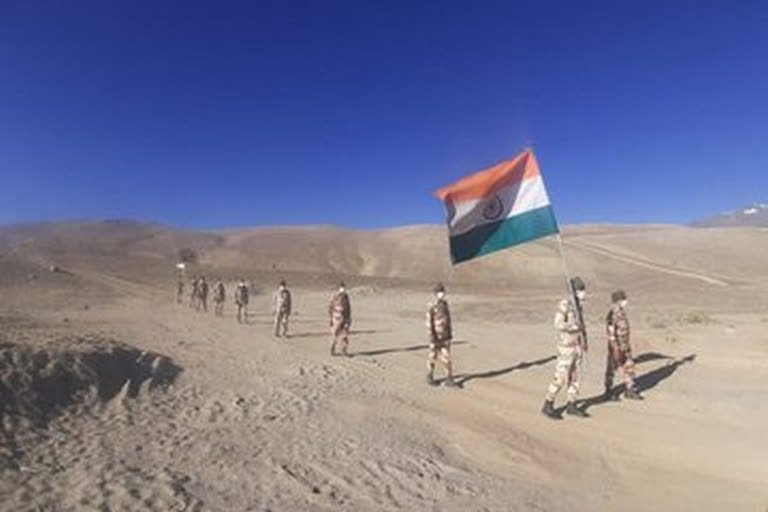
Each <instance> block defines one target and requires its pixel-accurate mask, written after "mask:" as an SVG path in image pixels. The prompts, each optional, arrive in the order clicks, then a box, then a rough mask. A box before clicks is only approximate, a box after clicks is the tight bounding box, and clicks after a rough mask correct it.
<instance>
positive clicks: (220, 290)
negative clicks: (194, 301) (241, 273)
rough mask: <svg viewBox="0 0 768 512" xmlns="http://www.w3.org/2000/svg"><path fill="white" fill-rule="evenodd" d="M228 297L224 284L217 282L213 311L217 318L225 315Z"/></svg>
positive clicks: (214, 291)
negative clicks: (225, 302)
mask: <svg viewBox="0 0 768 512" xmlns="http://www.w3.org/2000/svg"><path fill="white" fill-rule="evenodd" d="M226 296H227V292H226V290H225V289H224V283H222V282H221V280H219V281H217V282H216V284H215V285H214V286H213V304H214V309H213V311H214V314H215V315H216V316H223V315H224V300H225V299H226Z"/></svg>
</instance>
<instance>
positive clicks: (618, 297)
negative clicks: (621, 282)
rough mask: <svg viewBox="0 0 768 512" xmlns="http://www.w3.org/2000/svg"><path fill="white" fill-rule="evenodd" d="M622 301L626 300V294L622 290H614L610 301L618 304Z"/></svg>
mask: <svg viewBox="0 0 768 512" xmlns="http://www.w3.org/2000/svg"><path fill="white" fill-rule="evenodd" d="M622 300H627V292H625V291H624V290H616V291H615V292H613V293H612V294H611V301H613V302H619V301H622Z"/></svg>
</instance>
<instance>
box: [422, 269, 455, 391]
mask: <svg viewBox="0 0 768 512" xmlns="http://www.w3.org/2000/svg"><path fill="white" fill-rule="evenodd" d="M433 291H434V293H435V298H434V300H433V301H431V302H430V303H429V304H428V305H427V335H428V336H429V355H428V356H427V384H429V385H430V386H436V385H437V381H435V363H436V362H437V360H438V358H439V359H440V362H442V363H443V365H444V366H445V371H446V373H447V376H446V378H445V385H446V386H451V387H453V386H455V385H456V383H455V381H454V380H453V365H452V364H451V340H452V339H453V329H452V326H451V312H450V310H449V309H448V302H447V301H446V300H445V287H444V286H443V285H442V283H438V284H437V285H436V286H435V288H434V290H433Z"/></svg>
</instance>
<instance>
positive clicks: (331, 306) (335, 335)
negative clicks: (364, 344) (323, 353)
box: [328, 286, 352, 356]
mask: <svg viewBox="0 0 768 512" xmlns="http://www.w3.org/2000/svg"><path fill="white" fill-rule="evenodd" d="M328 316H329V317H330V318H329V324H330V327H331V355H332V356H335V355H336V344H337V343H338V342H341V352H342V354H344V355H345V356H348V355H349V352H348V351H347V350H348V348H349V328H350V326H351V325H352V306H351V304H350V302H349V295H348V294H347V292H346V291H345V290H344V289H343V286H342V289H340V290H339V291H337V292H336V293H334V294H333V296H332V297H331V300H330V302H329V303H328Z"/></svg>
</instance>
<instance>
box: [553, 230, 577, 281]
mask: <svg viewBox="0 0 768 512" xmlns="http://www.w3.org/2000/svg"><path fill="white" fill-rule="evenodd" d="M555 238H556V239H557V249H558V252H559V253H560V262H561V263H562V264H563V274H564V275H565V290H566V291H567V292H568V294H569V295H570V294H571V293H572V292H573V290H571V272H570V271H569V270H568V261H567V260H566V259H565V250H564V249H563V238H562V237H561V236H560V231H558V232H557V234H556V235H555Z"/></svg>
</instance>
